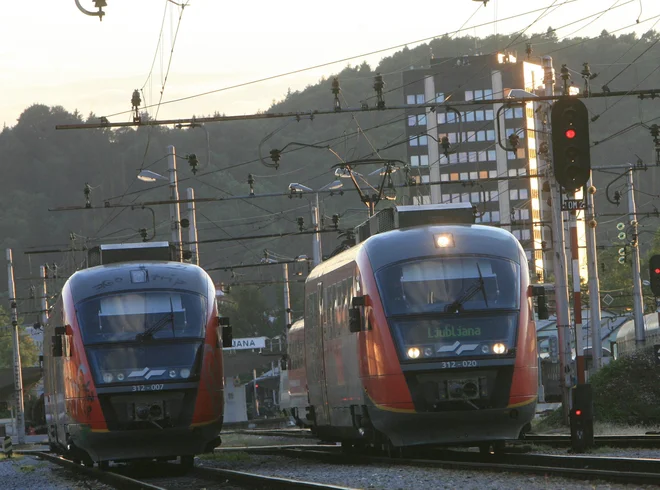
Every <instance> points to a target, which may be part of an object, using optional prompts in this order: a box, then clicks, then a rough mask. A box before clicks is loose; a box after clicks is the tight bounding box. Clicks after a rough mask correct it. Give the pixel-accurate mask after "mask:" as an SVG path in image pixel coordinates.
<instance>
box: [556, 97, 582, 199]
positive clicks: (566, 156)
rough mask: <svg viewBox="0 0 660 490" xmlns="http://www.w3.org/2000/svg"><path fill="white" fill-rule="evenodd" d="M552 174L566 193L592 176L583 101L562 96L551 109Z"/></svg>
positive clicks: (578, 186)
mask: <svg viewBox="0 0 660 490" xmlns="http://www.w3.org/2000/svg"><path fill="white" fill-rule="evenodd" d="M551 123H552V146H553V164H554V173H555V178H556V179H557V182H559V184H560V185H561V186H562V187H564V188H565V189H566V190H575V189H579V188H581V187H583V186H584V185H585V184H586V183H587V181H588V180H589V177H590V176H591V156H590V148H589V113H588V112H587V108H586V106H585V105H584V103H583V102H582V101H580V100H579V99H576V98H574V97H561V98H560V99H559V100H557V101H556V102H555V104H554V105H553V107H552V114H551Z"/></svg>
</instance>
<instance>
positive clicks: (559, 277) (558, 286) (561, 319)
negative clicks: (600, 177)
mask: <svg viewBox="0 0 660 490" xmlns="http://www.w3.org/2000/svg"><path fill="white" fill-rule="evenodd" d="M543 68H544V71H545V76H544V83H545V95H546V96H548V95H550V96H553V95H554V85H555V77H554V69H553V68H552V57H550V56H544V57H543ZM550 109H551V105H550V104H547V109H546V110H547V120H548V127H549V132H550V133H551V134H552V126H551V125H550V121H551V120H552V118H551V117H550ZM550 143H551V142H550ZM548 155H552V151H550V152H549V153H548ZM549 158H552V157H549ZM548 172H549V173H550V170H548ZM548 181H549V183H550V200H551V206H552V236H553V248H554V254H553V256H552V259H553V269H554V274H555V300H556V310H557V311H556V317H557V340H558V344H559V367H560V371H561V381H560V383H561V399H562V411H563V415H564V421H565V422H567V421H568V415H569V410H570V396H569V388H570V386H571V368H570V364H571V335H570V324H571V311H570V308H569V303H568V276H567V271H566V248H565V244H564V221H563V217H562V211H561V197H560V189H559V183H558V182H557V181H556V179H554V178H549V179H548Z"/></svg>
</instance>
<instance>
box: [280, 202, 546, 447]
mask: <svg viewBox="0 0 660 490" xmlns="http://www.w3.org/2000/svg"><path fill="white" fill-rule="evenodd" d="M441 208H442V206H440V207H438V206H421V207H415V208H412V207H406V206H403V207H399V208H396V209H395V210H394V213H395V215H397V216H400V218H397V219H395V220H394V221H399V224H398V228H397V229H391V226H390V231H383V232H380V233H377V234H373V235H372V236H370V237H368V238H367V239H366V240H363V241H361V242H360V243H358V244H357V245H356V246H354V247H352V248H350V249H349V250H347V251H344V252H342V253H340V254H339V255H337V256H335V257H332V258H330V259H329V260H327V261H325V262H323V263H321V264H320V265H318V266H317V267H315V268H314V269H313V270H312V272H311V274H310V275H309V277H308V278H307V280H306V283H305V317H304V326H303V324H302V323H296V324H294V326H293V327H292V328H291V330H290V332H289V339H290V340H289V342H290V346H291V347H290V351H289V362H290V364H289V372H288V376H289V385H290V391H291V392H292V393H293V390H294V388H293V386H292V385H291V383H298V386H300V387H302V386H306V393H302V392H299V393H297V396H296V399H297V400H298V405H297V406H296V407H295V408H296V410H295V414H296V416H297V418H298V420H299V421H300V422H307V423H310V424H311V425H312V427H313V430H314V431H315V433H317V434H318V435H319V436H320V437H321V438H322V439H325V440H331V441H342V443H345V444H347V445H349V446H351V445H376V446H381V447H387V448H399V447H406V446H419V445H436V444H443V445H454V444H460V445H472V446H479V447H481V448H482V449H489V448H490V447H491V446H492V447H494V448H499V447H501V446H502V445H503V441H506V440H510V439H516V438H518V436H519V434H520V432H521V430H522V429H523V428H524V427H525V426H526V425H527V424H529V423H530V421H531V420H532V419H533V417H534V413H535V406H536V401H537V348H536V329H535V323H534V316H533V304H532V288H531V286H530V282H529V273H528V265H527V258H526V256H525V253H524V251H523V249H522V247H521V246H520V244H519V243H518V241H517V240H516V238H515V237H514V236H513V235H512V234H511V233H509V232H508V231H505V230H501V229H498V228H494V227H489V226H481V225H474V224H434V223H438V222H440V223H443V222H447V221H449V222H450V223H451V222H454V223H455V222H456V220H455V219H453V220H452V219H449V220H443V219H438V216H442V212H443V210H442V209H441ZM390 213H391V212H390ZM450 216H451V214H450ZM377 219H378V215H376V217H374V218H372V220H371V226H372V227H374V226H376V227H377V226H378V222H377V221H374V220H377ZM380 221H381V222H385V221H388V220H383V219H382V216H381V219H380ZM389 221H392V219H390V220H389ZM458 221H459V222H460V221H461V220H458ZM464 221H465V220H464ZM428 223H431V224H428ZM367 225H368V223H367ZM372 229H373V228H372ZM357 231H358V234H359V233H361V231H360V230H357ZM301 337H302V346H303V348H299V347H298V345H299V343H300V342H301ZM294 346H295V347H294ZM305 398H307V399H305ZM302 403H304V404H305V406H304V407H301V404H302Z"/></svg>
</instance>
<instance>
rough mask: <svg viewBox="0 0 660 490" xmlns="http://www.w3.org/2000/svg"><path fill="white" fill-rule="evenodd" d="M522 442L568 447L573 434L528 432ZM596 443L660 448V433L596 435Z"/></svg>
mask: <svg viewBox="0 0 660 490" xmlns="http://www.w3.org/2000/svg"><path fill="white" fill-rule="evenodd" d="M521 441H522V442H529V443H532V444H541V445H544V446H552V447H568V446H570V445H571V436H569V435H544V434H526V435H525V437H524V438H523V439H522V440H521ZM594 443H595V445H596V446H600V447H604V446H608V447H616V448H629V447H637V448H660V435H659V434H646V435H636V436H628V435H610V436H595V437H594Z"/></svg>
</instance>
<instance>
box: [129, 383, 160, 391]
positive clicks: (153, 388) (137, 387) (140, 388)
mask: <svg viewBox="0 0 660 490" xmlns="http://www.w3.org/2000/svg"><path fill="white" fill-rule="evenodd" d="M163 386H165V385H162V384H155V385H133V391H160V390H162V389H163Z"/></svg>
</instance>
